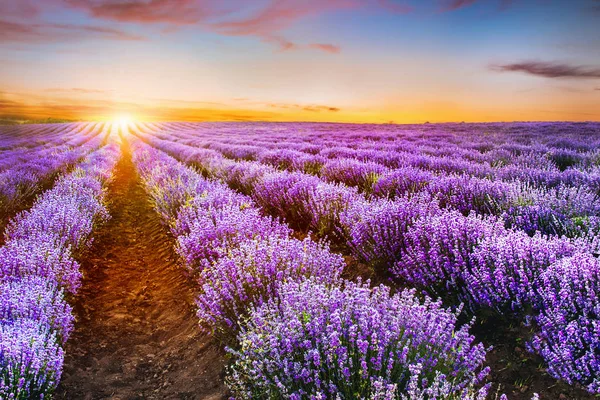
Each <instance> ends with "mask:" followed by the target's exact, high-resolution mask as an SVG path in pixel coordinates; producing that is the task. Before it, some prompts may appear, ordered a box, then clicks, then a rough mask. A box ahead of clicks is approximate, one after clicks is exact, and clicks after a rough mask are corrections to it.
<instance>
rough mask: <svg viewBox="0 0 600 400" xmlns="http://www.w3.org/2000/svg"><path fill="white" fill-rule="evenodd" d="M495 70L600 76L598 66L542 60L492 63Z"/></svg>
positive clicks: (557, 75) (565, 76)
mask: <svg viewBox="0 0 600 400" xmlns="http://www.w3.org/2000/svg"><path fill="white" fill-rule="evenodd" d="M489 68H490V69H491V70H492V71H497V72H521V73H525V74H529V75H534V76H540V77H544V78H576V79H593V78H600V68H597V67H589V66H582V65H570V64H562V63H553V62H544V61H522V62H517V63H511V64H492V65H490V67H489Z"/></svg>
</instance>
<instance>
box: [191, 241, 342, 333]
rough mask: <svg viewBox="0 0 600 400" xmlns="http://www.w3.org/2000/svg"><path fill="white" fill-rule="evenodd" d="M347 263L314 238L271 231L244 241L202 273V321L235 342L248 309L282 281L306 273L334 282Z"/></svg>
mask: <svg viewBox="0 0 600 400" xmlns="http://www.w3.org/2000/svg"><path fill="white" fill-rule="evenodd" d="M344 265H345V263H344V260H343V258H342V257H341V256H339V255H336V254H333V253H331V252H330V251H329V248H328V247H327V246H326V245H325V244H321V243H315V242H313V241H311V240H310V239H305V240H304V241H299V240H296V239H291V238H283V237H281V236H277V235H273V236H269V237H266V238H256V239H254V240H246V241H244V242H241V243H240V244H239V247H231V248H229V251H228V254H227V255H226V256H223V257H221V258H220V259H218V261H217V262H215V263H214V265H212V266H211V267H210V268H205V269H204V270H203V271H202V273H201V274H200V278H199V281H200V285H201V290H200V294H199V295H198V298H197V305H198V317H199V318H200V325H201V326H202V327H203V328H204V329H205V330H207V331H210V332H213V333H214V334H216V335H217V336H218V337H219V338H220V339H221V340H223V341H225V342H229V343H231V341H232V340H233V339H234V338H235V335H236V333H237V330H238V329H239V327H240V325H242V324H243V323H244V322H245V320H246V317H247V315H248V310H249V309H250V308H251V307H253V306H259V305H261V304H262V303H264V302H266V301H267V300H269V299H272V298H276V297H277V296H278V292H279V289H280V287H281V285H283V284H285V283H286V282H290V281H296V280H301V279H302V278H306V277H313V278H314V279H315V281H317V282H321V283H328V284H331V283H334V282H336V281H337V279H338V277H339V275H340V273H341V271H342V269H343V268H344Z"/></svg>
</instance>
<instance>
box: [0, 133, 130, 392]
mask: <svg viewBox="0 0 600 400" xmlns="http://www.w3.org/2000/svg"><path fill="white" fill-rule="evenodd" d="M118 157H119V148H118V146H117V145H116V144H109V145H106V146H105V147H103V148H101V149H100V150H97V151H95V152H93V153H91V154H90V155H88V156H87V157H86V159H85V160H84V161H83V162H82V163H81V164H79V165H78V166H77V168H76V169H75V170H74V171H73V172H71V173H70V174H68V175H66V176H64V177H62V178H60V179H59V180H58V182H57V183H56V184H55V186H54V187H53V188H52V189H51V190H49V191H47V192H45V193H43V194H42V195H41V196H40V197H39V198H38V199H37V200H36V202H35V204H34V205H33V207H31V209H29V210H28V211H24V212H22V213H20V214H18V215H17V216H16V217H15V218H14V219H13V220H12V221H11V223H10V225H9V226H8V228H7V230H6V232H5V236H6V244H5V245H4V246H3V247H2V248H0V371H1V372H0V397H1V398H7V399H30V398H49V397H51V395H52V392H53V391H54V389H55V388H56V386H57V385H58V382H59V380H60V375H61V371H62V365H63V359H64V350H63V345H64V343H65V342H66V341H67V339H68V337H69V334H70V333H71V331H72V329H73V320H74V318H73V315H72V309H71V307H70V306H69V304H68V302H67V300H66V297H68V296H70V295H73V294H75V293H76V291H77V289H78V288H79V286H80V280H81V272H80V270H79V264H78V263H77V261H76V260H75V256H76V255H77V254H78V253H79V252H80V251H81V250H83V249H84V248H85V247H87V246H89V245H90V243H91V240H92V238H91V234H92V230H93V229H94V227H95V226H96V225H97V224H98V223H100V222H102V221H104V220H106V219H107V218H108V212H107V210H106V207H105V206H104V197H105V189H104V186H105V185H106V183H107V182H108V181H109V180H110V178H111V171H112V169H113V167H114V165H115V163H116V161H117V159H118Z"/></svg>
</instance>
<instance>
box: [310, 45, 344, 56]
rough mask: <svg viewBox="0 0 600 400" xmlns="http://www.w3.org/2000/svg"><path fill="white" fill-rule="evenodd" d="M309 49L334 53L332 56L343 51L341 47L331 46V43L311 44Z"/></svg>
mask: <svg viewBox="0 0 600 400" xmlns="http://www.w3.org/2000/svg"><path fill="white" fill-rule="evenodd" d="M309 47H310V48H311V49H316V50H321V51H324V52H326V53H332V54H337V53H339V52H340V51H341V48H340V46H337V45H335V44H330V43H313V44H310V45H309Z"/></svg>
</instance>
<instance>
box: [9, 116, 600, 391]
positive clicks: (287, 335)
mask: <svg viewBox="0 0 600 400" xmlns="http://www.w3.org/2000/svg"><path fill="white" fill-rule="evenodd" d="M0 229H1V230H2V238H1V239H0V245H1V247H0V319H1V320H0V367H1V372H0V398H1V399H38V398H44V399H48V398H65V399H77V398H90V399H96V398H98V399H100V398H118V399H129V398H131V399H134V398H136V399H138V398H139V399H141V398H152V399H163V398H169V399H171V398H173V399H203V398H206V399H221V398H223V399H226V398H235V399H293V400H300V399H378V400H383V399H402V400H404V399H411V400H417V399H423V400H425V399H427V400H430V399H431V400H433V399H467V400H468V399H473V400H475V399H528V400H529V399H592V398H596V397H597V396H599V395H600V297H599V296H600V259H599V258H598V257H599V256H600V123H488V124H464V123H453V124H421V125H393V124H384V125H370V124H330V123H208V122H206V123H187V122H182V123H176V122H169V123H167V122H165V123H150V122H126V121H123V122H121V123H110V122H89V123H87V122H78V123H63V124H48V125H42V124H39V125H15V126H2V127H0ZM90 396H91V397H90Z"/></svg>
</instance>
